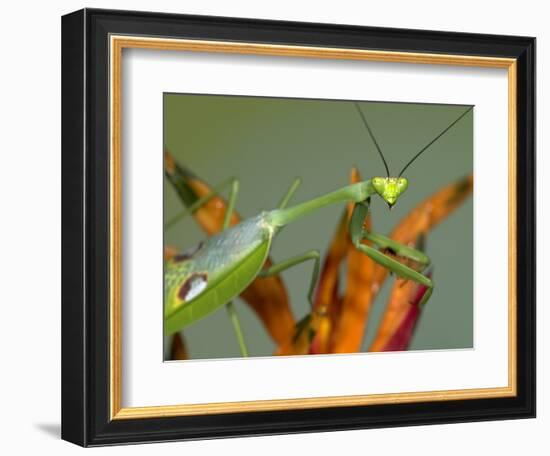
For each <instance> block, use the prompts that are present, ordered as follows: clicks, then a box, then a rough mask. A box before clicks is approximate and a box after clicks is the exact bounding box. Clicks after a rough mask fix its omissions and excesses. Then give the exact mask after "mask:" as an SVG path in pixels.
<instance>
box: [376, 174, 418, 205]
mask: <svg viewBox="0 0 550 456" xmlns="http://www.w3.org/2000/svg"><path fill="white" fill-rule="evenodd" d="M372 186H373V187H374V189H375V190H376V193H378V194H379V195H380V196H381V197H382V199H383V200H384V201H385V202H386V203H388V206H389V208H390V209H391V208H392V207H393V205H394V204H395V203H396V202H397V199H398V198H399V196H401V194H402V193H403V192H404V191H405V190H407V187H408V186H409V181H408V180H407V179H405V178H404V177H375V178H373V179H372Z"/></svg>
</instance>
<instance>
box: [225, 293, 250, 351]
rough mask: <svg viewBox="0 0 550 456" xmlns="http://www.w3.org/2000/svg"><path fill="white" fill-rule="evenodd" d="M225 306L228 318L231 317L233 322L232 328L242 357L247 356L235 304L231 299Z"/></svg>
mask: <svg viewBox="0 0 550 456" xmlns="http://www.w3.org/2000/svg"><path fill="white" fill-rule="evenodd" d="M225 307H226V309H227V313H228V314H229V318H230V319H231V323H233V329H234V330H235V335H236V336H237V342H238V343H239V349H240V350H241V356H242V357H243V358H248V348H247V347H246V343H245V341H244V336H243V332H242V329H241V323H240V322H239V317H238V315H237V311H236V310H235V305H234V304H233V301H229V302H228V303H227V304H226V306H225Z"/></svg>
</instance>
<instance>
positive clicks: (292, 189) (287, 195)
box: [277, 177, 302, 209]
mask: <svg viewBox="0 0 550 456" xmlns="http://www.w3.org/2000/svg"><path fill="white" fill-rule="evenodd" d="M301 183H302V179H300V178H299V177H297V178H296V179H294V182H292V185H291V186H290V188H289V189H288V190H287V191H286V193H285V195H284V196H283V198H282V199H281V201H279V205H278V206H277V208H278V209H284V208H285V207H286V206H287V205H288V202H289V201H290V198H292V196H293V195H294V193H295V192H296V190H297V189H298V187H299V186H300V184H301Z"/></svg>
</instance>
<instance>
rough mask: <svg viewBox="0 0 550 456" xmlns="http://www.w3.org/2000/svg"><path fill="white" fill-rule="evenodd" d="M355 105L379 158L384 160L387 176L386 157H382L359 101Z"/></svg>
mask: <svg viewBox="0 0 550 456" xmlns="http://www.w3.org/2000/svg"><path fill="white" fill-rule="evenodd" d="M355 107H356V108H357V111H359V115H360V116H361V119H363V123H364V124H365V127H367V131H368V132H369V135H370V137H371V139H372V142H374V145H375V146H376V150H377V151H378V153H379V154H380V158H381V159H382V161H383V162H384V167H385V168H386V173H387V175H388V177H390V169H389V168H388V164H387V163H386V159H385V158H384V154H383V153H382V150H381V149H380V146H379V145H378V141H376V138H375V137H374V134H373V133H372V130H371V129H370V126H369V123H368V122H367V119H366V117H365V114H363V111H361V108H360V107H359V103H357V102H355Z"/></svg>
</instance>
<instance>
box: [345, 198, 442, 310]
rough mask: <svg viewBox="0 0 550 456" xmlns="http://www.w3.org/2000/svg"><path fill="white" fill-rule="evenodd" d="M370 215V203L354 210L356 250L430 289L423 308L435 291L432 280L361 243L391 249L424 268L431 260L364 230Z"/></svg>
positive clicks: (418, 252) (352, 224)
mask: <svg viewBox="0 0 550 456" xmlns="http://www.w3.org/2000/svg"><path fill="white" fill-rule="evenodd" d="M368 213H369V203H368V202H366V203H359V204H356V205H355V207H354V209H353V214H352V216H351V221H350V225H349V231H350V236H351V240H352V242H353V245H354V246H355V248H356V249H358V250H359V251H361V252H363V253H364V254H365V255H367V256H369V257H370V258H372V259H373V260H374V261H376V262H377V263H378V264H380V265H382V266H384V267H385V268H387V269H389V270H390V271H392V272H393V273H394V274H395V275H397V276H399V277H402V278H404V279H409V280H413V281H414V282H416V283H419V284H421V285H424V286H426V287H427V288H428V289H427V290H426V293H424V296H423V297H422V300H421V301H420V305H421V306H422V305H424V304H425V303H426V302H427V301H428V299H430V296H431V294H432V291H433V283H432V281H431V280H430V278H429V277H426V276H425V275H424V274H422V273H421V272H418V271H416V270H414V269H412V268H411V267H409V266H406V265H404V264H402V263H400V262H399V261H397V260H395V259H394V258H391V257H389V256H388V255H385V254H384V253H382V252H381V251H380V250H378V249H377V248H374V247H371V246H369V245H366V244H361V241H362V240H363V239H367V240H370V241H372V242H373V243H374V244H375V245H377V246H378V247H381V248H391V249H392V250H394V251H395V252H396V253H397V254H398V255H400V256H403V257H405V258H409V259H412V260H414V261H417V262H419V263H420V264H422V265H423V266H424V267H425V266H427V265H428V264H429V261H430V260H429V258H428V257H427V256H426V255H425V254H424V253H422V252H420V251H419V250H415V249H412V248H410V247H407V246H406V245H403V244H400V243H398V242H395V241H393V240H391V239H389V238H387V237H385V236H382V235H379V234H376V233H370V232H368V231H367V230H365V229H364V228H363V222H364V220H365V218H366V217H367V215H368Z"/></svg>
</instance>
